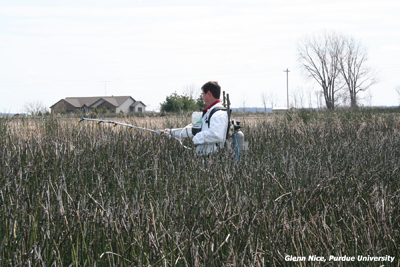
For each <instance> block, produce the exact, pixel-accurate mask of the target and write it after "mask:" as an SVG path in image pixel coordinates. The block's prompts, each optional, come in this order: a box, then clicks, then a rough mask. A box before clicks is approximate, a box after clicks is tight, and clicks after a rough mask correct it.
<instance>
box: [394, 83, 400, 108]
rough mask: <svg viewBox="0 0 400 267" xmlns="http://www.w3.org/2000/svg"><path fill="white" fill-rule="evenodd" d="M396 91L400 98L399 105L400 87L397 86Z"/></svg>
mask: <svg viewBox="0 0 400 267" xmlns="http://www.w3.org/2000/svg"><path fill="white" fill-rule="evenodd" d="M395 90H396V93H397V96H398V97H399V104H400V85H397V86H396V87H395Z"/></svg>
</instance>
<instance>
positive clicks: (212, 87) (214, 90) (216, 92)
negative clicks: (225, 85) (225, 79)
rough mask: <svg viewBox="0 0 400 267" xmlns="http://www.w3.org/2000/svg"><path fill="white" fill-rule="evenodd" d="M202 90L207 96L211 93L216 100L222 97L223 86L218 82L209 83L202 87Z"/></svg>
mask: <svg viewBox="0 0 400 267" xmlns="http://www.w3.org/2000/svg"><path fill="white" fill-rule="evenodd" d="M201 89H203V91H204V93H205V94H207V92H208V91H210V92H211V94H212V95H213V97H214V98H216V99H219V97H220V96H221V86H219V84H218V82H207V83H205V84H204V85H203V86H202V87H201Z"/></svg>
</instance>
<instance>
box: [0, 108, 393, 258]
mask: <svg viewBox="0 0 400 267" xmlns="http://www.w3.org/2000/svg"><path fill="white" fill-rule="evenodd" d="M235 118H236V119H239V120H241V121H242V122H243V124H244V132H245V135H246V137H247V140H248V141H250V151H249V153H248V154H247V155H246V156H245V155H242V157H241V160H240V161H237V160H236V157H235V156H234V155H229V154H225V153H220V154H218V155H215V156H212V157H210V158H202V157H195V156H193V152H192V151H191V150H187V149H184V148H183V147H182V146H181V145H180V144H179V143H178V142H176V141H174V140H170V139H167V138H160V137H159V136H156V135H154V134H152V133H145V132H143V131H137V130H128V129H127V128H123V127H116V128H114V127H112V126H111V125H101V126H97V125H96V124H95V123H88V122H86V123H81V124H78V123H77V119H65V118H55V117H45V118H40V119H22V120H17V119H12V120H8V119H3V118H1V119H0V147H1V151H2V152H1V154H0V177H1V179H0V204H1V206H0V207H1V210H0V218H2V219H1V220H0V238H1V239H0V242H1V243H0V265H2V266H29V265H31V266H71V264H72V266H85V265H86V266H94V265H96V266H110V265H111V266H293V262H287V261H285V256H286V255H293V256H306V257H307V256H308V255H318V256H325V257H326V258H327V257H328V256H329V255H334V256H341V255H350V256H357V255H371V256H385V255H390V256H395V257H396V261H395V262H394V263H392V265H393V266H398V265H399V257H400V254H399V247H398V246H399V245H398V244H399V240H400V233H399V229H400V227H399V222H400V209H399V207H400V205H399V204H400V203H399V202H400V179H399V177H400V175H399V174H400V168H399V167H400V155H399V153H400V152H399V148H400V138H399V137H400V136H399V133H400V120H399V117H398V116H397V114H381V113H373V112H367V111H365V112H361V111H360V112H348V111H342V112H337V113H330V112H325V113H306V112H303V113H293V114H289V115H284V116H277V117H275V116H267V117H263V116H242V117H238V116H236V117H235ZM189 119H190V118H187V117H170V118H148V117H147V118H126V119H123V120H122V122H126V123H131V124H135V125H137V126H141V127H145V128H152V129H159V128H161V129H163V128H168V127H177V126H182V125H185V123H189ZM118 120H119V119H118ZM186 145H188V146H190V143H187V144H186ZM310 264H312V265H321V266H337V265H338V263H333V262H326V263H315V262H314V263H307V262H303V263H299V264H298V266H309V265H310ZM365 264H366V263H365V262H360V263H355V264H354V265H352V266H365ZM367 264H368V263H367ZM373 264H381V265H385V266H386V264H388V263H387V262H381V263H378V262H373ZM345 265H346V264H344V266H345Z"/></svg>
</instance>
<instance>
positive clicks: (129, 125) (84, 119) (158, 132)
mask: <svg viewBox="0 0 400 267" xmlns="http://www.w3.org/2000/svg"><path fill="white" fill-rule="evenodd" d="M82 121H95V122H97V125H100V124H101V123H111V124H113V125H114V127H116V126H117V125H121V126H126V127H129V128H134V129H139V130H143V131H148V132H153V133H156V134H158V135H160V134H161V133H162V132H161V131H160V130H157V131H156V130H151V129H146V128H142V127H139V126H135V125H133V124H126V123H121V122H117V121H107V120H98V119H88V118H82V119H80V120H79V123H81V122H82Z"/></svg>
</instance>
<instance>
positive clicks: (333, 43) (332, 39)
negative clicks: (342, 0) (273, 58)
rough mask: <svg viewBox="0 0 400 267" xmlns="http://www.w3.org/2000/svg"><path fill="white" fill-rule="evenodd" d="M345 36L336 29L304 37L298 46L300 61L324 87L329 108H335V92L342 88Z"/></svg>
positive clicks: (304, 68) (308, 73) (309, 73)
mask: <svg viewBox="0 0 400 267" xmlns="http://www.w3.org/2000/svg"><path fill="white" fill-rule="evenodd" d="M343 39H344V37H343V36H342V35H340V34H338V33H336V32H334V31H331V32H328V31H323V32H321V33H319V34H315V35H312V36H306V37H304V38H303V39H302V40H301V41H300V43H299V46H298V56H299V58H298V59H299V62H300V65H301V67H302V69H303V70H304V71H305V73H306V75H307V77H308V78H310V79H314V80H315V81H316V82H317V83H318V84H319V85H320V86H321V89H322V92H323V94H324V99H325V104H326V107H327V108H328V109H334V108H335V100H336V96H335V94H336V93H337V92H338V91H339V90H340V89H341V86H337V84H336V82H337V81H338V79H340V77H339V75H340V58H341V57H342V54H343V46H344V42H343Z"/></svg>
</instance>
